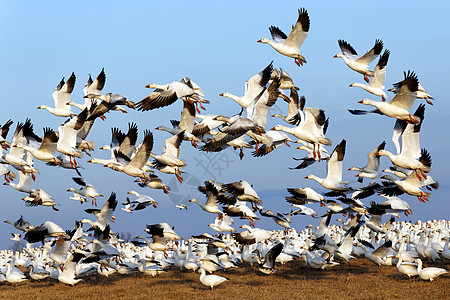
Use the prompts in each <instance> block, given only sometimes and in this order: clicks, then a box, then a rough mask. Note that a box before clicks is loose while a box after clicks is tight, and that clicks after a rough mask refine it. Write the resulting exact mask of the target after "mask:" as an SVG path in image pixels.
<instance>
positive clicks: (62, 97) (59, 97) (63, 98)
mask: <svg viewBox="0 0 450 300" xmlns="http://www.w3.org/2000/svg"><path fill="white" fill-rule="evenodd" d="M75 80H76V77H75V74H74V73H72V75H71V76H70V77H69V79H67V81H66V82H64V78H63V79H62V80H61V82H60V83H59V84H58V86H57V87H56V89H55V91H54V92H53V94H52V97H53V100H54V101H55V107H49V106H47V105H41V106H39V107H38V109H46V110H48V111H49V112H50V113H51V114H53V115H55V116H58V117H73V116H75V114H74V113H73V112H72V111H71V110H70V105H69V104H68V103H69V102H70V94H71V93H72V91H73V88H74V87H75Z"/></svg>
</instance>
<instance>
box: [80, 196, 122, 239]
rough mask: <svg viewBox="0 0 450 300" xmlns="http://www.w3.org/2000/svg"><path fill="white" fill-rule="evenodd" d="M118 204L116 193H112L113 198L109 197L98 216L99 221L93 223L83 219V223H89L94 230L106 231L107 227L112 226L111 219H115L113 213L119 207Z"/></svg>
mask: <svg viewBox="0 0 450 300" xmlns="http://www.w3.org/2000/svg"><path fill="white" fill-rule="evenodd" d="M117 203H118V202H117V200H116V193H114V192H111V196H109V198H108V200H107V201H106V203H105V204H104V205H103V207H102V209H101V210H100V212H98V214H96V217H97V220H96V221H95V222H93V221H91V220H88V219H83V220H81V223H89V224H90V225H91V227H92V228H93V229H95V228H99V229H100V230H105V228H106V226H107V225H109V224H110V221H111V219H113V212H114V210H115V209H116V207H117Z"/></svg>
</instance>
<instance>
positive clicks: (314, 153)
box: [289, 121, 330, 170]
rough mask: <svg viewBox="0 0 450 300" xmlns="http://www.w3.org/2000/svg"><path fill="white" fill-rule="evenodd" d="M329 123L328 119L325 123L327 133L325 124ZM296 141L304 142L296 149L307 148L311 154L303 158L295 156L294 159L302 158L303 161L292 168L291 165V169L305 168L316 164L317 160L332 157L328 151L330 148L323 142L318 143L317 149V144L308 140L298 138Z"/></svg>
mask: <svg viewBox="0 0 450 300" xmlns="http://www.w3.org/2000/svg"><path fill="white" fill-rule="evenodd" d="M327 123H328V121H326V122H325V125H324V133H325V126H327V125H326V124H327ZM295 142H296V143H301V144H302V146H299V147H297V148H296V149H300V150H305V151H307V152H308V153H309V154H308V155H306V156H304V157H302V158H295V157H293V159H294V160H300V161H302V162H301V163H300V164H299V165H298V166H296V167H292V168H291V167H289V169H290V170H301V169H305V168H307V167H309V166H310V165H312V164H314V163H315V162H317V161H321V160H328V159H329V158H330V154H329V153H328V150H327V149H325V146H324V145H322V144H318V145H317V150H316V145H315V144H311V143H307V142H305V141H303V140H297V141H295Z"/></svg>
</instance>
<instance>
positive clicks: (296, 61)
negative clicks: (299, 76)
mask: <svg viewBox="0 0 450 300" xmlns="http://www.w3.org/2000/svg"><path fill="white" fill-rule="evenodd" d="M294 61H295V63H296V64H297V66H299V67H300V63H299V62H298V60H297V58H295V59H294Z"/></svg>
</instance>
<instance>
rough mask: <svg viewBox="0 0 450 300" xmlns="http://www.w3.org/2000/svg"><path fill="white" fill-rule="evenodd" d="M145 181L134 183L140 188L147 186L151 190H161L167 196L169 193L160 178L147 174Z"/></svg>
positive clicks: (139, 180)
mask: <svg viewBox="0 0 450 300" xmlns="http://www.w3.org/2000/svg"><path fill="white" fill-rule="evenodd" d="M148 177H149V178H148V179H149V180H147V181H142V178H138V179H136V180H135V181H134V182H137V183H138V185H139V186H140V187H145V186H148V187H150V188H152V189H160V190H163V192H164V194H168V193H169V191H170V187H169V186H167V185H165V184H164V183H163V182H162V180H161V178H159V177H158V176H157V175H154V174H148Z"/></svg>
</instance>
